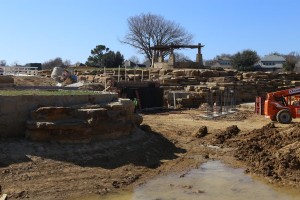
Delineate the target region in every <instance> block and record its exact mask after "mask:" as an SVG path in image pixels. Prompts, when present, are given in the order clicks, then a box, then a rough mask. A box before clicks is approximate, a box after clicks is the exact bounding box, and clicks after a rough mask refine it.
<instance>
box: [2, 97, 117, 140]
mask: <svg viewBox="0 0 300 200" xmlns="http://www.w3.org/2000/svg"><path fill="white" fill-rule="evenodd" d="M117 99H118V95H117V94H113V93H103V94H97V95H76V96H73V95H53V96H41V95H38V96H32V95H23V96H0V137H13V136H23V135H25V131H26V120H28V119H29V117H30V113H31V111H33V110H35V109H37V108H39V107H47V106H56V107H59V106H72V105H82V104H91V103H92V104H106V103H109V102H113V101H117Z"/></svg>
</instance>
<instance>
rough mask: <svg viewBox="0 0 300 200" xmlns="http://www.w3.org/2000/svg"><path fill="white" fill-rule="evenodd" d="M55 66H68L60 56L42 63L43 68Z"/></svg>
mask: <svg viewBox="0 0 300 200" xmlns="http://www.w3.org/2000/svg"><path fill="white" fill-rule="evenodd" d="M54 67H66V66H65V65H64V63H63V60H62V59H61V58H60V57H57V58H54V59H50V60H48V61H46V62H44V63H43V64H42V68H43V69H53V68H54Z"/></svg>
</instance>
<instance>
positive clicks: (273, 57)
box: [256, 54, 285, 71]
mask: <svg viewBox="0 0 300 200" xmlns="http://www.w3.org/2000/svg"><path fill="white" fill-rule="evenodd" d="M284 63H285V58H284V57H283V56H280V55H277V54H270V55H267V56H264V57H262V58H261V59H260V61H259V62H258V65H257V66H256V67H257V69H258V70H261V71H278V70H282V69H283V64H284Z"/></svg>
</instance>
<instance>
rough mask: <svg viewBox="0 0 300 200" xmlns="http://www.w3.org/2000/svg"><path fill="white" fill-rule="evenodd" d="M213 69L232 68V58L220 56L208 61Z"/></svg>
mask: <svg viewBox="0 0 300 200" xmlns="http://www.w3.org/2000/svg"><path fill="white" fill-rule="evenodd" d="M208 64H209V65H210V67H211V69H218V68H223V69H232V65H231V58H229V57H218V58H217V59H216V60H214V61H212V63H208Z"/></svg>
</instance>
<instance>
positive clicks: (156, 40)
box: [121, 13, 193, 60]
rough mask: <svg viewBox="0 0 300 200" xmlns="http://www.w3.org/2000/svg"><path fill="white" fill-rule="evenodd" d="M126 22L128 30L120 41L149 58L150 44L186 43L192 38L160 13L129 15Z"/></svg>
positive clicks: (150, 56)
mask: <svg viewBox="0 0 300 200" xmlns="http://www.w3.org/2000/svg"><path fill="white" fill-rule="evenodd" d="M127 22H128V28H129V31H128V33H127V34H126V35H125V37H124V40H123V41H121V42H123V43H125V44H129V45H131V46H133V47H135V48H137V49H138V52H139V53H141V54H144V55H145V56H146V57H147V58H148V59H149V60H151V58H152V51H151V50H150V47H151V46H154V45H170V44H175V45H179V44H188V43H190V42H191V40H192V38H193V36H192V35H191V34H190V33H188V32H187V31H186V30H185V29H184V28H183V27H182V26H180V25H179V24H177V23H175V22H173V21H170V20H166V19H165V18H164V17H162V16H160V15H153V14H150V13H148V14H140V15H137V16H133V17H130V18H129V19H128V20H127Z"/></svg>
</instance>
